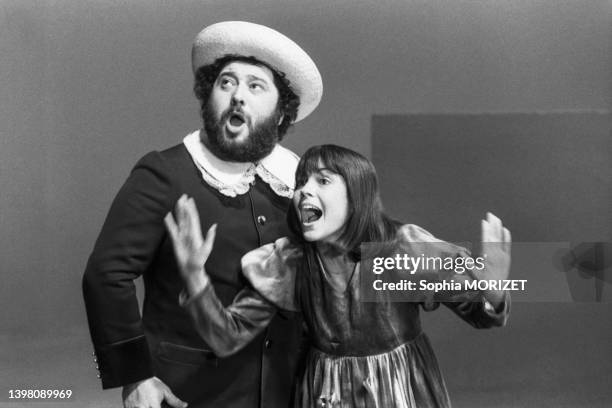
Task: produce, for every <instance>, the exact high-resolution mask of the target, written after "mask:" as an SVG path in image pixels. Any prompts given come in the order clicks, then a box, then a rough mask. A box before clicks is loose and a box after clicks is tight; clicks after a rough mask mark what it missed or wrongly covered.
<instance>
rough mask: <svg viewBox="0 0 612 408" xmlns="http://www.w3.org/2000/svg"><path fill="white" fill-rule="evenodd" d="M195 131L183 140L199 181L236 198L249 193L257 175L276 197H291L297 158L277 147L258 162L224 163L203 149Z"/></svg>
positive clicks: (198, 134)
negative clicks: (195, 167)
mask: <svg viewBox="0 0 612 408" xmlns="http://www.w3.org/2000/svg"><path fill="white" fill-rule="evenodd" d="M200 132H202V130H196V131H195V132H193V133H190V134H188V135H187V136H185V138H184V139H183V144H184V145H185V147H186V148H187V151H188V152H189V154H190V155H191V158H192V160H193V162H194V163H195V164H196V166H197V167H198V169H199V170H200V173H202V178H203V179H204V181H205V182H206V183H207V184H209V185H210V186H211V187H213V188H215V189H216V190H217V191H219V192H220V193H221V194H223V195H225V196H228V197H236V196H237V195H241V194H245V193H246V192H247V191H249V188H250V186H251V184H252V183H253V182H254V181H255V175H256V174H257V175H258V176H259V177H261V179H262V180H263V181H265V182H266V183H267V184H268V185H269V186H270V188H272V190H273V191H274V192H275V193H276V194H277V195H279V196H281V197H287V198H291V197H293V190H294V188H295V170H296V168H297V163H298V161H299V157H298V156H297V155H296V154H295V153H293V152H292V151H290V150H289V149H286V148H284V147H282V146H281V145H279V144H277V145H276V147H274V150H272V152H271V153H270V154H269V155H267V156H266V157H264V158H263V159H262V160H261V161H259V162H258V163H237V162H227V161H223V160H221V159H219V158H218V157H217V156H215V155H214V154H212V153H211V152H210V150H208V149H207V148H206V146H205V145H204V143H202V142H201V141H200V140H201V139H200Z"/></svg>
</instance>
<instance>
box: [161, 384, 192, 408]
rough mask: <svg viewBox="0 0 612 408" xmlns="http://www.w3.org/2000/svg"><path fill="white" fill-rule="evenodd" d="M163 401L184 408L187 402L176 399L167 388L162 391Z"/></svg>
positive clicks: (176, 407) (175, 407)
mask: <svg viewBox="0 0 612 408" xmlns="http://www.w3.org/2000/svg"><path fill="white" fill-rule="evenodd" d="M164 401H166V404H168V405H169V406H171V407H172V408H185V407H186V406H187V403H186V402H185V401H181V400H180V399H178V397H177V396H176V395H174V394H173V393H172V391H170V389H169V388H168V389H166V391H165V392H164Z"/></svg>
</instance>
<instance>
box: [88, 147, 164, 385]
mask: <svg viewBox="0 0 612 408" xmlns="http://www.w3.org/2000/svg"><path fill="white" fill-rule="evenodd" d="M169 174H171V172H170V171H168V169H166V164H165V161H164V159H163V158H162V157H161V155H160V154H159V153H157V152H153V153H149V154H148V155H146V156H144V157H143V158H142V159H141V160H140V161H139V162H138V163H137V164H136V166H135V167H134V169H133V170H132V172H131V173H130V175H129V177H128V179H127V180H126V182H125V183H124V185H123V186H122V187H121V189H120V190H119V192H118V193H117V196H116V197H115V199H114V201H113V203H112V205H111V208H110V210H109V213H108V216H107V218H106V220H105V222H104V225H103V227H102V231H101V232H100V235H99V236H98V239H97V241H96V244H95V246H94V249H93V252H92V254H91V256H90V258H89V261H88V263H87V267H86V270H85V273H84V276H83V282H82V283H83V296H84V300H85V306H86V310H87V319H88V322H89V330H90V333H91V338H92V341H93V345H94V350H95V355H96V358H97V364H98V366H99V370H100V378H101V380H102V387H103V388H111V387H117V386H121V385H126V384H129V383H133V382H136V381H139V380H142V379H145V378H149V377H151V376H153V370H152V365H151V359H150V355H149V348H148V345H147V341H146V339H145V336H144V331H143V327H142V322H141V316H140V312H139V308H138V300H137V298H136V290H135V286H134V282H133V281H134V279H136V278H137V277H139V276H140V275H142V274H143V273H144V272H145V270H146V269H147V268H148V266H149V264H150V263H151V261H152V259H153V258H154V256H155V252H156V250H157V247H158V246H159V244H160V242H161V240H162V237H163V236H164V233H165V230H164V223H163V217H164V215H165V214H166V212H167V211H169V209H170V208H172V204H171V203H172V202H173V200H175V198H174V196H175V195H176V194H174V193H173V189H172V185H171V182H170V178H169Z"/></svg>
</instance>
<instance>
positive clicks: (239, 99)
mask: <svg viewBox="0 0 612 408" xmlns="http://www.w3.org/2000/svg"><path fill="white" fill-rule="evenodd" d="M244 92H245V91H244V86H242V85H241V84H239V85H238V86H236V88H234V93H233V94H232V105H233V106H237V105H240V106H243V105H244Z"/></svg>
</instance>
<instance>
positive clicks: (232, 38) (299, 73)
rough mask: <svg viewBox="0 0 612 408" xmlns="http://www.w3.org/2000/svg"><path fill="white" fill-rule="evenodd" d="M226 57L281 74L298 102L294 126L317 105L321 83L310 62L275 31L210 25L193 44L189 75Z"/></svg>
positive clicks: (240, 23) (249, 25) (248, 25)
mask: <svg viewBox="0 0 612 408" xmlns="http://www.w3.org/2000/svg"><path fill="white" fill-rule="evenodd" d="M228 54H236V55H243V56H245V57H255V58H257V59H258V60H260V61H262V62H265V63H266V64H268V65H270V66H271V67H272V68H274V69H276V70H277V71H279V72H283V73H284V74H285V76H286V78H287V79H288V80H289V85H290V87H291V89H292V90H293V92H295V94H296V95H297V96H299V98H300V107H299V109H298V113H297V117H296V119H295V122H299V121H300V120H302V119H304V118H305V117H306V116H308V115H309V114H310V113H311V112H312V111H313V110H315V108H316V107H317V105H318V104H319V102H320V101H321V96H322V95H323V81H322V79H321V74H320V73H319V70H318V69H317V66H316V65H315V63H314V61H313V60H312V59H311V58H310V57H309V56H308V54H306V52H305V51H304V50H303V49H302V48H300V46H299V45H297V44H296V43H295V42H293V41H292V40H290V39H289V38H287V37H286V36H284V35H283V34H281V33H279V32H278V31H276V30H273V29H271V28H268V27H266V26H263V25H260V24H253V23H248V22H245V21H224V22H221V23H216V24H213V25H210V26H208V27H206V28H204V29H203V30H202V31H200V33H199V34H198V35H197V36H196V38H195V40H194V41H193V49H192V51H191V64H192V68H193V72H195V71H196V70H197V69H198V68H200V67H201V66H203V65H208V64H212V63H213V62H215V60H217V59H218V58H221V57H224V56H226V55H228Z"/></svg>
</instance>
